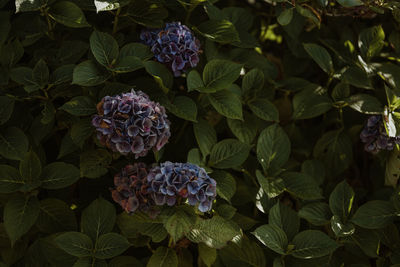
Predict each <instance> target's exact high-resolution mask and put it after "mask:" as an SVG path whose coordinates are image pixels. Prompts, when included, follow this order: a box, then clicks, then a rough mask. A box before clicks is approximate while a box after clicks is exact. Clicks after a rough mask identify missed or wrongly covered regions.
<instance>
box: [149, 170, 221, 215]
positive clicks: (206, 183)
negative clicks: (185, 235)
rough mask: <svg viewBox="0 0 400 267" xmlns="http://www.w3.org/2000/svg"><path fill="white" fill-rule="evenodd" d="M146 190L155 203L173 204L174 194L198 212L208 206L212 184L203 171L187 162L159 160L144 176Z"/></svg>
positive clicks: (213, 186)
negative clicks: (147, 188)
mask: <svg viewBox="0 0 400 267" xmlns="http://www.w3.org/2000/svg"><path fill="white" fill-rule="evenodd" d="M147 180H148V182H149V191H151V192H152V196H153V199H154V202H155V203H156V204H157V205H164V204H167V205H169V206H173V205H175V203H176V201H177V199H178V198H187V200H188V203H189V204H190V205H192V206H195V205H198V209H199V210H200V211H201V212H206V211H209V210H211V207H212V203H213V200H214V199H215V197H216V185H217V183H216V182H215V180H214V179H212V178H210V177H209V176H208V174H207V173H206V171H205V170H204V169H203V168H201V167H199V166H197V165H194V164H191V163H172V162H165V163H161V164H160V166H156V167H153V168H152V169H151V170H150V172H149V175H148V176H147Z"/></svg>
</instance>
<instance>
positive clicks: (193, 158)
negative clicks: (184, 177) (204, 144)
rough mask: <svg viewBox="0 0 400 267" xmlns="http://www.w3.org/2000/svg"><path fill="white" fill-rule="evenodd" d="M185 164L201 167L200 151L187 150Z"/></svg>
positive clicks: (196, 149)
mask: <svg viewBox="0 0 400 267" xmlns="http://www.w3.org/2000/svg"><path fill="white" fill-rule="evenodd" d="M187 162H190V163H192V164H196V165H203V161H202V159H201V154H200V150H199V149H198V148H192V149H191V150H189V152H188V154H187Z"/></svg>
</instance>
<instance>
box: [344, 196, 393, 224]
mask: <svg viewBox="0 0 400 267" xmlns="http://www.w3.org/2000/svg"><path fill="white" fill-rule="evenodd" d="M396 216H398V214H397V212H396V210H395V209H394V207H393V205H392V204H391V203H390V202H388V201H383V200H372V201H368V202H367V203H365V204H364V205H362V206H361V207H359V208H358V209H357V211H356V213H355V214H354V216H353V217H352V218H351V222H353V223H355V224H357V225H358V226H361V227H363V228H366V229H378V228H383V227H385V226H387V225H388V224H389V223H391V222H392V221H393V219H394V218H395V217H396Z"/></svg>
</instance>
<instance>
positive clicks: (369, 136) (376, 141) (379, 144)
mask: <svg viewBox="0 0 400 267" xmlns="http://www.w3.org/2000/svg"><path fill="white" fill-rule="evenodd" d="M383 123H384V122H383V120H382V116H381V115H373V116H370V117H369V118H368V121H367V124H366V125H365V126H364V129H363V130H362V131H361V134H360V139H361V141H362V142H363V143H365V146H364V149H365V151H367V152H371V153H374V154H376V153H378V152H379V151H380V150H393V148H394V146H395V145H396V144H400V136H396V137H389V136H388V135H387V133H386V129H385V126H384V124H383Z"/></svg>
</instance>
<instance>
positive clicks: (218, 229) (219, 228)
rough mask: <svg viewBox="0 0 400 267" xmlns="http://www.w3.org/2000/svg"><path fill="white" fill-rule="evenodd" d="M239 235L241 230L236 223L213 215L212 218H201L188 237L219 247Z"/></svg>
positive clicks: (196, 241)
mask: <svg viewBox="0 0 400 267" xmlns="http://www.w3.org/2000/svg"><path fill="white" fill-rule="evenodd" d="M238 235H240V232H239V229H238V227H237V226H236V225H234V224H232V223H231V222H230V221H227V220H225V219H223V218H222V217H220V216H213V217H212V218H211V219H201V218H199V219H198V220H197V223H196V224H195V225H193V226H192V230H191V231H190V232H189V233H188V234H187V235H186V237H187V238H188V239H189V240H190V241H192V242H195V243H200V242H202V243H205V244H206V245H207V246H209V247H212V248H217V249H219V248H222V247H223V246H225V245H226V243H227V242H228V241H231V240H232V239H233V238H234V237H236V236H238Z"/></svg>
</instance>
